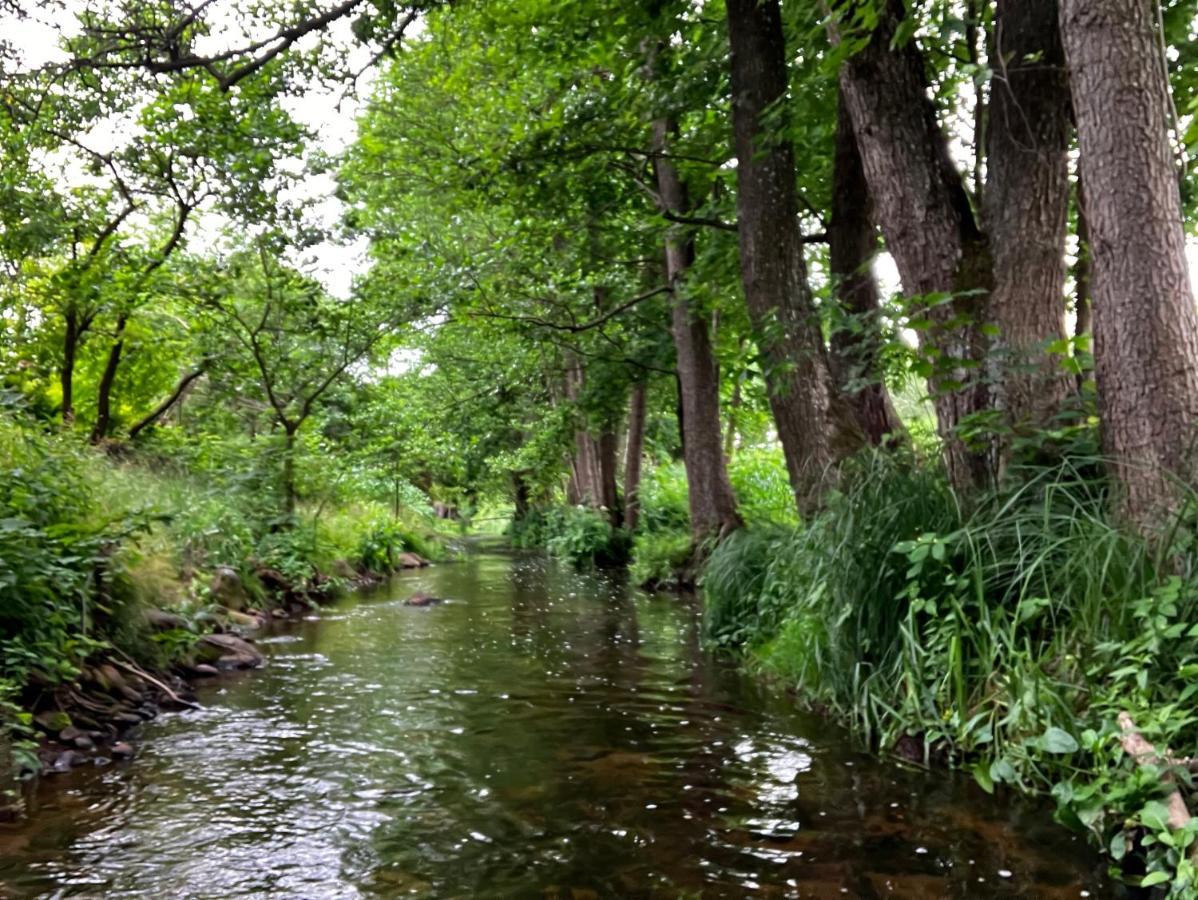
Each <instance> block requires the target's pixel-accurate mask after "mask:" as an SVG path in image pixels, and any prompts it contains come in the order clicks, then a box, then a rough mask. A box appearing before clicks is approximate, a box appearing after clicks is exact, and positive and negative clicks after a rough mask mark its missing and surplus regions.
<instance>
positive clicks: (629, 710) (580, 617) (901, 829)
mask: <svg viewBox="0 0 1198 900" xmlns="http://www.w3.org/2000/svg"><path fill="white" fill-rule="evenodd" d="M416 590H421V591H426V592H428V593H431V594H433V595H435V596H438V597H446V598H448V600H447V602H445V603H443V604H441V605H438V606H433V607H428V608H413V607H407V606H405V605H403V600H404V599H405V598H406V597H408V596H409V595H410V594H411V593H412V592H414V591H416ZM698 615H699V613H698V602H697V601H696V600H694V599H693V598H691V599H687V598H682V599H680V598H678V597H674V596H664V595H663V596H649V595H646V594H643V593H640V592H637V591H633V590H631V589H629V588H628V587H627V585H626V583H625V582H624V581H623V580H621V577H620V576H618V575H614V574H597V575H585V574H583V575H580V574H578V573H575V572H573V571H572V570H570V569H569V568H568V567H566V566H560V565H558V564H556V563H554V562H551V561H548V560H546V559H544V558H542V557H539V556H535V555H511V554H502V553H496V552H487V553H479V554H473V555H470V556H467V557H466V558H465V559H464V560H462V561H460V562H454V563H447V564H444V565H441V566H435V567H433V568H430V569H424V570H419V571H414V572H410V573H406V574H404V575H401V576H397V577H396V578H395V579H394V580H392V581H391V582H390V583H389V584H387V585H384V586H381V587H379V588H374V589H371V590H367V591H363V592H360V593H357V594H354V595H352V596H348V597H346V598H344V599H343V600H341V601H340V602H338V603H337V604H335V605H333V606H331V607H329V608H327V609H325V610H324V611H323V612H322V613H321V614H320V615H318V616H313V617H311V618H310V619H308V620H305V621H303V622H302V623H300V624H299V625H298V626H292V627H290V628H289V629H287V630H286V631H284V632H280V633H275V634H273V635H269V636H265V637H263V638H261V639H260V644H261V645H262V648H263V650H264V652H265V653H266V654H267V657H268V662H267V666H266V667H265V668H264V669H262V670H259V671H255V672H247V673H241V674H236V675H230V676H228V677H225V678H221V679H217V680H214V681H213V682H212V683H211V684H210V685H208V686H202V687H200V688H199V691H198V693H199V695H200V700H201V702H202V703H203V704H204V708H203V709H202V710H200V711H198V712H186V713H175V714H166V715H163V716H161V717H159V718H158V719H157V720H155V721H153V722H151V723H149V724H147V725H145V726H143V727H142V728H141V731H140V733H139V734H138V735H137V743H138V748H139V749H138V756H137V758H136V759H134V760H132V761H131V762H128V763H122V764H114V765H110V766H107V767H104V768H92V769H88V770H85V771H84V770H77V771H75V772H72V773H71V774H69V775H64V776H60V777H58V778H53V779H50V778H47V779H44V780H43V782H42V783H41V784H40V785H39V786H38V787H37V789H36V790H35V791H34V794H33V797H32V803H33V807H34V809H33V813H32V815H31V816H30V818H29V819H28V820H26V821H25V822H23V823H21V824H20V825H18V826H15V827H7V828H5V829H3V830H0V897H16V898H24V897H67V896H83V897H105V898H111V897H147V898H174V897H181V898H225V897H302V898H340V897H347V898H350V897H436V898H454V897H529V898H570V900H593V898H600V897H702V898H711V897H749V896H759V897H819V898H824V897H837V898H839V897H846V896H848V897H866V898H871V897H918V898H924V897H969V898H986V897H1040V898H1057V897H1061V898H1065V897H1070V898H1073V897H1088V896H1093V897H1104V896H1110V894H1111V891H1112V888H1111V887H1110V885H1108V884H1107V883H1105V881H1104V880H1103V879H1104V876H1103V874H1102V865H1101V863H1100V861H1099V860H1098V857H1097V856H1096V855H1094V854H1093V853H1091V852H1090V851H1089V850H1088V849H1087V848H1086V846H1085V843H1084V841H1083V840H1082V839H1081V838H1078V837H1075V836H1074V835H1072V834H1070V833H1068V832H1066V831H1065V830H1064V829H1063V828H1061V827H1059V826H1057V825H1054V824H1053V823H1052V820H1051V814H1050V808H1049V807H1047V806H1045V805H1043V804H1039V803H1031V802H1024V801H1022V800H1018V799H1016V798H1013V797H1011V796H1010V795H1006V796H999V797H990V796H988V795H986V794H985V793H983V792H982V791H981V790H980V789H979V788H977V787H976V785H974V784H973V782H972V780H971V779H969V778H968V777H966V776H963V775H953V774H950V773H947V772H943V771H936V772H932V773H925V772H922V771H918V770H912V769H908V768H905V767H902V766H899V765H897V764H895V763H891V762H888V761H884V760H882V761H880V760H878V759H876V758H872V757H870V756H869V755H867V754H865V753H862V752H860V751H859V749H858V748H856V747H855V746H854V745H853V743H852V742H851V741H850V740H849V738H848V737H847V736H846V735H845V733H844V732H842V731H840V730H839V729H837V728H835V727H834V726H832V725H830V724H829V723H828V722H826V721H824V720H823V719H821V718H818V717H815V716H811V715H807V714H804V713H802V712H800V711H798V710H796V708H795V703H794V699H793V698H792V697H789V696H788V695H787V694H786V693H785V692H784V691H781V690H779V689H777V688H775V687H770V686H768V685H763V684H762V683H761V682H760V681H759V680H757V679H754V678H753V677H752V676H747V675H744V674H741V673H739V672H738V671H737V670H736V668H735V667H734V666H733V665H731V664H729V663H727V662H725V661H722V660H719V659H715V658H713V657H712V656H710V655H709V654H707V653H705V652H703V650H702V649H701V647H700V643H699V638H698Z"/></svg>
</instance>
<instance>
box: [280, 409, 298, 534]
mask: <svg viewBox="0 0 1198 900" xmlns="http://www.w3.org/2000/svg"><path fill="white" fill-rule="evenodd" d="M298 431H299V425H298V424H295V423H293V422H284V423H283V473H282V474H283V512H284V514H285V515H286V516H287V517H288V518H291V517H293V516H294V515H295V508H296V505H297V503H298V500H299V497H298V495H297V491H296V487H295V435H296V433H297V432H298Z"/></svg>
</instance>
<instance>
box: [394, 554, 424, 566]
mask: <svg viewBox="0 0 1198 900" xmlns="http://www.w3.org/2000/svg"><path fill="white" fill-rule="evenodd" d="M395 565H396V566H398V567H399V568H401V569H423V568H424V567H425V566H427V565H428V560H427V559H425V558H424V557H423V556H421V555H420V554H419V553H401V554H399V555H398V556H397V557H395Z"/></svg>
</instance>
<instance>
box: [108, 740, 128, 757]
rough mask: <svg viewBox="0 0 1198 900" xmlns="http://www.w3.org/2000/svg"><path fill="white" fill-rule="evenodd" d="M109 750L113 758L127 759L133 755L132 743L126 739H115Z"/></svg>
mask: <svg viewBox="0 0 1198 900" xmlns="http://www.w3.org/2000/svg"><path fill="white" fill-rule="evenodd" d="M109 752H111V753H112V756H113V758H114V759H128V758H129V757H131V756H132V755H133V745H132V744H129V743H127V742H126V741H117V742H116V743H115V744H113V745H112V747H111V748H110V750H109Z"/></svg>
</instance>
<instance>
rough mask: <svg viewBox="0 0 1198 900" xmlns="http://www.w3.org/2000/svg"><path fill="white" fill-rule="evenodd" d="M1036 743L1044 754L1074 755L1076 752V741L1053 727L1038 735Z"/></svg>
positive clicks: (1062, 730)
mask: <svg viewBox="0 0 1198 900" xmlns="http://www.w3.org/2000/svg"><path fill="white" fill-rule="evenodd" d="M1037 743H1038V745H1039V747H1040V749H1041V750H1043V751H1044V752H1045V753H1076V752H1077V750H1078V744H1077V739H1076V738H1075V737H1074V736H1073V735H1071V734H1070V733H1069V732H1068V731H1065V730H1064V729H1061V728H1057V727H1056V726H1055V725H1053V726H1051V727H1050V728H1049V729H1048V730H1047V731H1045V732H1044V734H1042V735H1040V737H1039V738H1037Z"/></svg>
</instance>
